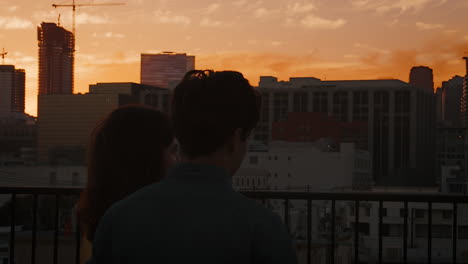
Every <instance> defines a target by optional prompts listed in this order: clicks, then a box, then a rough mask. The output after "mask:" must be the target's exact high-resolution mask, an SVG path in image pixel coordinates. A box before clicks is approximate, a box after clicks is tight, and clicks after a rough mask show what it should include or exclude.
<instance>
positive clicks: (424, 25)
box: [416, 22, 444, 30]
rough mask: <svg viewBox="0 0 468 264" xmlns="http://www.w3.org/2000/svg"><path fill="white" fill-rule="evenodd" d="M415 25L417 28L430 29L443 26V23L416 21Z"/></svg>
mask: <svg viewBox="0 0 468 264" xmlns="http://www.w3.org/2000/svg"><path fill="white" fill-rule="evenodd" d="M416 27H418V28H419V29H423V30H432V29H441V28H444V25H442V24H430V23H423V22H416Z"/></svg>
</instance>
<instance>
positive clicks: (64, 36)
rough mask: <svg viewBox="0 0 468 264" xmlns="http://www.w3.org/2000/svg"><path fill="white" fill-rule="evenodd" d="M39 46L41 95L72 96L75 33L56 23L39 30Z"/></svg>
mask: <svg viewBox="0 0 468 264" xmlns="http://www.w3.org/2000/svg"><path fill="white" fill-rule="evenodd" d="M37 40H38V44H39V95H41V94H72V93H73V72H74V61H75V56H74V53H75V37H74V36H73V33H71V32H70V31H67V30H66V29H64V28H63V27H60V26H57V25H56V24H55V23H45V22H43V23H42V24H41V26H40V27H38V28H37Z"/></svg>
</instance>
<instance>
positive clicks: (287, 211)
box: [284, 199, 290, 232]
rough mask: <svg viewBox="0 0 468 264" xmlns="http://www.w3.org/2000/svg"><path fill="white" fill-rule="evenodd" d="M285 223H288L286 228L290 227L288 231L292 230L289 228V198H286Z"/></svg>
mask: <svg viewBox="0 0 468 264" xmlns="http://www.w3.org/2000/svg"><path fill="white" fill-rule="evenodd" d="M284 223H285V224H286V228H287V229H288V232H290V229H289V199H284Z"/></svg>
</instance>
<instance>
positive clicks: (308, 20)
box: [301, 15, 346, 29]
mask: <svg viewBox="0 0 468 264" xmlns="http://www.w3.org/2000/svg"><path fill="white" fill-rule="evenodd" d="M345 24H346V20H344V19H342V18H339V19H335V20H331V19H326V18H321V17H318V16H316V15H308V16H306V17H305V18H303V19H302V20H301V25H302V26H304V27H306V28H311V29H337V28H340V27H342V26H344V25H345Z"/></svg>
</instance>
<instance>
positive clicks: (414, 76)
mask: <svg viewBox="0 0 468 264" xmlns="http://www.w3.org/2000/svg"><path fill="white" fill-rule="evenodd" d="M409 83H410V84H411V85H413V86H416V87H418V88H422V89H425V90H427V91H430V92H433V91H434V76H433V74H432V69H431V68H429V67H425V66H419V67H413V68H411V72H410V81H409Z"/></svg>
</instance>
